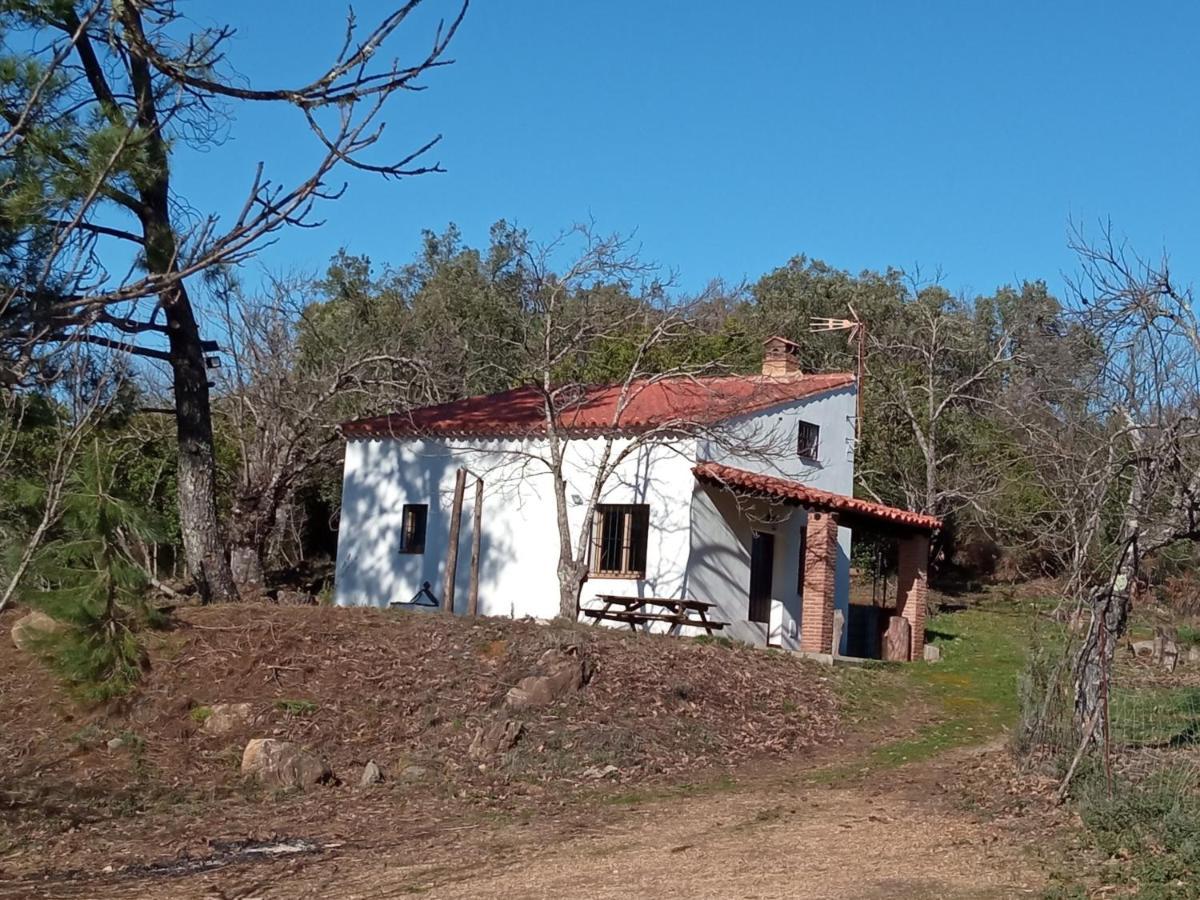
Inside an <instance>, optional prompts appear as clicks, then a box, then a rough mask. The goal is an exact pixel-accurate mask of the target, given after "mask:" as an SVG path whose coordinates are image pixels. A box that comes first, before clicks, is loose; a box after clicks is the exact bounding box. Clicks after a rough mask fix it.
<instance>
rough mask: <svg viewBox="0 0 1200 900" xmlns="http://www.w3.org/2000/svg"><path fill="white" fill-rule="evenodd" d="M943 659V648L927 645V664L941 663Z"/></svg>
mask: <svg viewBox="0 0 1200 900" xmlns="http://www.w3.org/2000/svg"><path fill="white" fill-rule="evenodd" d="M941 659H942V648H941V647H939V646H938V645H937V644H926V645H925V662H940V661H941Z"/></svg>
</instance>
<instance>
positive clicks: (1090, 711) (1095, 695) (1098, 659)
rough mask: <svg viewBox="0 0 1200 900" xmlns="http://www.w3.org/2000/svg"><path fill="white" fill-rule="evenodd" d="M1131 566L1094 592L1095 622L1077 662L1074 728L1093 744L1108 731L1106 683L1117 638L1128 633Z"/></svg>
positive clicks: (1081, 648) (1084, 741)
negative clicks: (1126, 631)
mask: <svg viewBox="0 0 1200 900" xmlns="http://www.w3.org/2000/svg"><path fill="white" fill-rule="evenodd" d="M1131 569H1132V566H1129V567H1122V569H1121V573H1120V574H1119V575H1118V576H1117V578H1116V579H1115V580H1114V581H1113V582H1112V583H1111V584H1108V585H1105V586H1104V587H1103V588H1102V589H1100V590H1098V591H1096V592H1095V594H1093V596H1092V598H1091V605H1092V621H1091V625H1090V626H1089V627H1088V633H1087V637H1086V638H1085V639H1084V642H1083V646H1082V647H1080V649H1079V656H1078V657H1077V658H1076V665H1075V727H1076V730H1077V731H1078V733H1079V739H1080V741H1081V742H1083V743H1084V744H1087V745H1089V746H1090V745H1094V744H1096V743H1098V742H1099V740H1100V738H1101V737H1102V736H1103V735H1104V734H1105V733H1106V732H1107V730H1108V720H1107V716H1108V710H1107V708H1106V707H1107V703H1106V699H1107V686H1108V682H1109V680H1110V678H1111V677H1112V663H1113V656H1114V654H1115V652H1116V647H1117V641H1118V640H1119V639H1120V638H1121V636H1122V635H1123V634H1124V633H1125V624H1126V622H1127V621H1128V619H1129V607H1130V601H1131V593H1132V590H1133V577H1132V574H1133V573H1132V571H1130V570H1131Z"/></svg>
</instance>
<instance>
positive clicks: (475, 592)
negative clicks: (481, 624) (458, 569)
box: [467, 476, 483, 616]
mask: <svg viewBox="0 0 1200 900" xmlns="http://www.w3.org/2000/svg"><path fill="white" fill-rule="evenodd" d="M482 531H483V479H482V478H480V477H478V476H476V477H475V508H474V509H473V510H472V511H471V590H470V593H469V594H468V595H467V615H468V616H477V615H479V542H480V540H481V536H482Z"/></svg>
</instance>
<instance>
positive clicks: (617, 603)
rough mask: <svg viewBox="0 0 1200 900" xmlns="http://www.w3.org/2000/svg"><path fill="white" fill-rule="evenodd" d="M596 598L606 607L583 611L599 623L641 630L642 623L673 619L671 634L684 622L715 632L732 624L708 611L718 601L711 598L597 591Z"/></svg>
mask: <svg viewBox="0 0 1200 900" xmlns="http://www.w3.org/2000/svg"><path fill="white" fill-rule="evenodd" d="M596 599H597V600H600V601H602V602H603V603H604V606H603V607H602V608H601V609H584V610H583V611H582V612H583V614H584V615H585V616H588V617H589V618H591V619H594V620H595V621H596V623H597V624H599V622H600V620H601V619H608V620H609V621H613V622H625V623H626V624H627V625H628V626H629V629H630V630H631V631H637V626H638V625H645V624H648V623H650V622H669V623H670V624H671V628H670V633H675V632H676V631H677V630H678V629H679V628H680V627H682V626H684V625H694V626H696V627H697V628H703V629H704V631H705V632H706V633H707V634H712V633H713V632H714V631H715V630H719V629H721V628H724V627H725V626H726V625H728V624H729V623H728V622H719V621H717V620H715V619H710V618H709V617H708V610H710V609H712V608H714V607H715V606H716V604H715V603H709V602H708V601H707V600H695V599H692V598H690V597H629V596H625V595H623V594H597V595H596ZM655 610H663V612H656V611H655ZM693 613H694V614H695V615H693Z"/></svg>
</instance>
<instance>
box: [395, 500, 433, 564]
mask: <svg viewBox="0 0 1200 900" xmlns="http://www.w3.org/2000/svg"><path fill="white" fill-rule="evenodd" d="M428 521H429V504H428V503H405V504H404V515H403V517H402V518H401V520H400V552H401V553H424V552H425V525H426V523H427V522H428Z"/></svg>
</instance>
